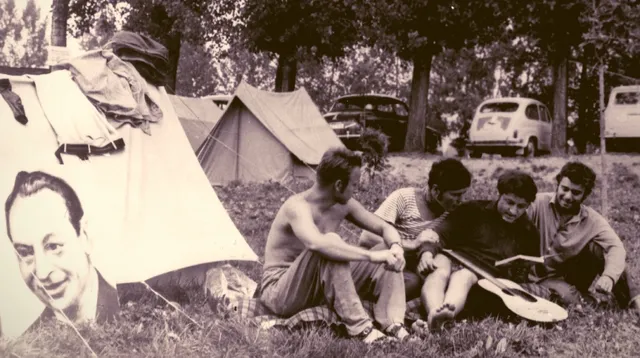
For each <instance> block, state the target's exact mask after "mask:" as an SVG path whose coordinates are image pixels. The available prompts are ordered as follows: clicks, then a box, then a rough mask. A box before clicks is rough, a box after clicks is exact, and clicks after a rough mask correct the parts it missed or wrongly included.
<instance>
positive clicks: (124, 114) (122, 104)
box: [59, 50, 162, 135]
mask: <svg viewBox="0 0 640 358" xmlns="http://www.w3.org/2000/svg"><path fill="white" fill-rule="evenodd" d="M59 66H60V67H62V68H65V69H68V70H69V71H70V72H71V73H72V74H73V79H74V81H75V82H76V83H77V84H78V86H79V87H80V89H81V90H82V92H84V94H85V95H86V96H87V97H88V98H89V99H91V101H93V102H94V103H95V104H96V106H98V107H99V108H100V109H101V110H102V111H104V112H105V113H106V114H107V117H108V118H109V119H111V120H113V121H115V122H117V128H120V127H121V126H123V125H125V124H130V125H132V126H133V127H137V128H140V129H141V130H142V131H143V132H145V133H146V134H149V135H151V123H157V122H159V121H160V120H161V119H162V110H160V107H159V106H158V104H157V102H156V101H154V100H153V99H152V98H151V97H150V95H149V89H148V87H147V82H146V81H145V80H144V78H143V77H142V76H140V74H139V73H138V71H137V70H136V68H135V67H134V66H133V65H132V64H131V63H129V62H125V61H123V60H121V59H120V58H118V57H117V56H116V55H115V54H114V53H113V52H111V51H110V50H94V51H89V52H86V53H84V54H83V55H81V56H78V57H75V58H72V59H69V60H67V61H65V62H62V63H60V64H59Z"/></svg>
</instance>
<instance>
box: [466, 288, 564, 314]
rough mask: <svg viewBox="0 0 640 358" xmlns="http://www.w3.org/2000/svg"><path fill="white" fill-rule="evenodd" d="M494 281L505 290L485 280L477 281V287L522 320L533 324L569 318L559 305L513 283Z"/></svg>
mask: <svg viewBox="0 0 640 358" xmlns="http://www.w3.org/2000/svg"><path fill="white" fill-rule="evenodd" d="M495 280H497V281H499V282H500V283H501V284H502V285H503V287H506V288H507V289H505V288H500V287H498V286H497V285H496V284H494V283H493V282H491V281H489V280H487V279H481V280H479V281H478V285H479V286H480V287H482V288H483V289H485V290H487V291H489V292H491V293H493V294H495V295H496V296H498V297H500V299H502V302H503V303H504V305H505V306H506V307H507V308H508V309H509V310H511V311H512V312H513V313H515V314H517V315H518V316H520V317H522V318H525V319H528V320H530V321H535V322H559V321H563V320H565V319H567V317H568V316H569V314H568V313H567V311H566V310H565V309H564V308H562V307H561V306H560V305H558V304H556V303H553V302H551V301H549V300H545V299H543V298H540V297H538V296H534V295H532V294H530V293H528V292H527V291H525V290H524V289H523V288H522V287H521V286H520V285H518V284H517V283H515V282H513V281H509V280H506V279H502V278H496V279H495Z"/></svg>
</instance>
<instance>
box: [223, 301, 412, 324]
mask: <svg viewBox="0 0 640 358" xmlns="http://www.w3.org/2000/svg"><path fill="white" fill-rule="evenodd" d="M362 305H363V306H364V309H365V310H366V311H367V313H368V314H369V316H370V317H373V303H372V302H370V301H363V302H362ZM232 307H233V308H234V311H235V314H236V315H237V317H239V318H241V319H248V320H250V321H253V322H254V323H255V324H257V325H259V326H260V327H262V328H264V329H266V328H271V327H274V326H277V327H285V328H289V329H293V328H294V327H296V326H298V325H301V324H303V323H311V322H324V323H327V324H329V325H339V324H341V321H340V318H339V317H338V315H337V314H336V313H335V312H334V311H333V310H332V309H330V308H329V307H328V306H326V305H321V306H315V307H311V308H307V309H304V310H302V311H300V312H298V313H296V314H294V315H293V316H291V317H281V316H278V315H276V314H274V313H273V312H271V311H270V310H269V309H268V308H267V307H266V306H265V305H264V304H262V302H260V300H259V299H257V298H241V299H239V300H237V301H235V302H232ZM423 312H424V310H423V309H422V304H421V303H420V298H416V299H413V300H411V301H409V302H407V312H406V314H405V319H406V320H408V321H416V320H418V319H420V318H422V317H423V316H424V315H423Z"/></svg>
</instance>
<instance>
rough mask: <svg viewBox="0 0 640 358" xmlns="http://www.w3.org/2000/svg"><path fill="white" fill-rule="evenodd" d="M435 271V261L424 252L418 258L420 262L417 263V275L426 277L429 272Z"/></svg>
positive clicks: (429, 254) (430, 255) (428, 253)
mask: <svg viewBox="0 0 640 358" xmlns="http://www.w3.org/2000/svg"><path fill="white" fill-rule="evenodd" d="M435 269H436V261H435V260H434V258H433V254H432V253H431V252H428V251H427V252H425V253H423V254H422V256H420V262H419V263H418V273H419V274H421V275H426V274H428V273H429V272H431V271H433V270H435Z"/></svg>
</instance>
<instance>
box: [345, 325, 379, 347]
mask: <svg viewBox="0 0 640 358" xmlns="http://www.w3.org/2000/svg"><path fill="white" fill-rule="evenodd" d="M353 337H354V338H357V339H359V340H361V341H362V342H364V343H367V344H371V343H378V342H382V341H383V340H384V339H385V338H388V337H387V336H386V335H385V334H384V333H382V332H380V331H379V330H377V329H375V328H373V326H369V327H367V328H365V329H364V331H362V332H360V334H357V335H355V336H353Z"/></svg>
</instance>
